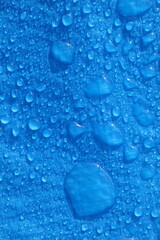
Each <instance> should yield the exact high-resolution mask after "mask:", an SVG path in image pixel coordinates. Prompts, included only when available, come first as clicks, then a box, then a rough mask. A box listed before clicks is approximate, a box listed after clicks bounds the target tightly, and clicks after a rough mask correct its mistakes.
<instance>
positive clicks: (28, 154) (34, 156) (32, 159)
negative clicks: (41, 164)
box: [27, 152, 36, 162]
mask: <svg viewBox="0 0 160 240" xmlns="http://www.w3.org/2000/svg"><path fill="white" fill-rule="evenodd" d="M27 158H28V160H29V161H30V162H33V161H34V159H35V158H36V154H35V153H34V152H29V153H27Z"/></svg>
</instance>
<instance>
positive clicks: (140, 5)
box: [117, 0, 152, 17]
mask: <svg viewBox="0 0 160 240" xmlns="http://www.w3.org/2000/svg"><path fill="white" fill-rule="evenodd" d="M151 6H152V2H151V1H150V0H139V1H137V0H130V1H128V0H118V1H117V11H118V13H119V14H120V15H122V16H123V17H133V16H139V15H142V14H144V13H145V12H146V11H148V10H149V9H150V8H151Z"/></svg>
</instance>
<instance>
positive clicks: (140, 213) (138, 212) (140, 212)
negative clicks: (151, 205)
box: [134, 207, 143, 217]
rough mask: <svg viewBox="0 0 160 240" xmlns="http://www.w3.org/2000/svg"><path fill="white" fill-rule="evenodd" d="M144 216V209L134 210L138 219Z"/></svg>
mask: <svg viewBox="0 0 160 240" xmlns="http://www.w3.org/2000/svg"><path fill="white" fill-rule="evenodd" d="M142 214H143V211H142V208H140V207H136V208H135V209H134V215H135V216H136V217H141V216H142Z"/></svg>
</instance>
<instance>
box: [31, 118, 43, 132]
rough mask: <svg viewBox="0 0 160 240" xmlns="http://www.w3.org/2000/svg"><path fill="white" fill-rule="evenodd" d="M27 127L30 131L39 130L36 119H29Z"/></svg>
mask: <svg viewBox="0 0 160 240" xmlns="http://www.w3.org/2000/svg"><path fill="white" fill-rule="evenodd" d="M28 126H29V128H30V129H31V130H33V131H36V130H38V129H39V128H40V126H41V125H40V122H39V121H38V120H37V119H30V120H29V121H28Z"/></svg>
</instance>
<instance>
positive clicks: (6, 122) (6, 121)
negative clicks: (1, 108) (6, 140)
mask: <svg viewBox="0 0 160 240" xmlns="http://www.w3.org/2000/svg"><path fill="white" fill-rule="evenodd" d="M10 121H11V119H10V117H9V116H8V115H3V116H1V123H3V124H8V123H9V122H10Z"/></svg>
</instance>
